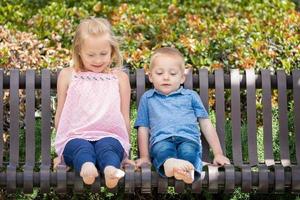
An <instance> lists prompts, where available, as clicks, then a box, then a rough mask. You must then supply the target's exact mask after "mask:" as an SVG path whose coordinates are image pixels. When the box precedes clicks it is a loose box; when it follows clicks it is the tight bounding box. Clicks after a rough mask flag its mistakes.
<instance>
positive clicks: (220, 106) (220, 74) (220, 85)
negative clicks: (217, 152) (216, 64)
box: [215, 69, 226, 155]
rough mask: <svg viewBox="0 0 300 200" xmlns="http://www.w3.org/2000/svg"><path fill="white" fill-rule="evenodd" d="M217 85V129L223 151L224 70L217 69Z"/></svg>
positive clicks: (224, 151)
mask: <svg viewBox="0 0 300 200" xmlns="http://www.w3.org/2000/svg"><path fill="white" fill-rule="evenodd" d="M215 86H216V129H217V133H218V136H219V139H220V143H221V147H222V150H223V153H224V154H225V155H226V150H225V127H224V124H225V105H224V104H225V98H224V71H223V69H217V70H216V71H215Z"/></svg>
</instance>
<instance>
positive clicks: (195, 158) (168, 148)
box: [150, 136, 202, 180]
mask: <svg viewBox="0 0 300 200" xmlns="http://www.w3.org/2000/svg"><path fill="white" fill-rule="evenodd" d="M201 155H202V149H201V146H200V144H197V143H196V142H194V141H191V140H188V139H185V138H183V137H178V136H172V137H169V138H167V139H165V140H162V141H160V142H157V143H155V144H154V145H153V146H152V147H151V150H150V156H151V159H152V163H153V166H154V167H155V169H156V171H157V172H158V173H159V174H160V175H161V176H163V177H166V175H165V172H164V167H163V164H164V163H165V161H166V160H167V159H169V158H177V159H182V160H186V161H189V162H190V163H192V164H193V165H194V168H195V180H197V179H198V178H199V177H200V175H201V171H202V161H201Z"/></svg>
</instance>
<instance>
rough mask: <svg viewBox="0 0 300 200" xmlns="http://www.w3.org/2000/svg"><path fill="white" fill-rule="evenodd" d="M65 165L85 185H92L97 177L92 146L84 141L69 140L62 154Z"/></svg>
mask: <svg viewBox="0 0 300 200" xmlns="http://www.w3.org/2000/svg"><path fill="white" fill-rule="evenodd" d="M63 156H64V160H65V162H66V164H67V165H69V166H73V167H74V169H75V171H76V172H77V173H80V176H81V177H82V178H83V181H84V182H85V183H86V184H92V183H93V182H94V181H95V177H97V176H98V170H97V168H96V166H95V161H96V156H95V150H94V147H93V145H92V144H91V143H90V142H89V141H87V140H84V139H73V140H70V141H69V142H68V143H67V144H66V146H65V149H64V152H63Z"/></svg>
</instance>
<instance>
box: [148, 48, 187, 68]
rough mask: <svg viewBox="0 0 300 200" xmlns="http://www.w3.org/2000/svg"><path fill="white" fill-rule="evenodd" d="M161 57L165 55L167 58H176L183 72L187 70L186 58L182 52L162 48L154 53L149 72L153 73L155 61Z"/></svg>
mask: <svg viewBox="0 0 300 200" xmlns="http://www.w3.org/2000/svg"><path fill="white" fill-rule="evenodd" d="M160 55H165V56H172V57H174V58H177V59H178V61H179V63H180V69H181V70H182V71H184V70H185V63H184V57H183V55H182V54H181V53H180V51H179V50H178V49H176V48H173V47H162V48H159V49H156V50H155V51H154V53H153V55H152V56H151V58H150V66H149V70H150V71H151V70H152V69H153V67H154V65H155V64H154V63H155V59H156V58H157V57H158V56H160Z"/></svg>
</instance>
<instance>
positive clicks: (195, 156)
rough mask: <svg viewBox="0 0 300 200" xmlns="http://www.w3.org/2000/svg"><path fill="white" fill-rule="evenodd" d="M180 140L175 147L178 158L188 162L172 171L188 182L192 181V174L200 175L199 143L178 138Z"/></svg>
mask: <svg viewBox="0 0 300 200" xmlns="http://www.w3.org/2000/svg"><path fill="white" fill-rule="evenodd" d="M180 140H182V142H180V143H179V145H178V147H177V148H178V158H179V159H182V160H184V161H186V162H188V163H190V164H189V165H186V166H185V167H183V168H179V169H175V172H174V173H175V174H176V176H177V177H179V179H182V180H183V181H184V182H185V183H189V184H190V183H192V182H193V181H194V176H195V177H196V178H198V177H199V176H200V173H201V170H202V164H201V157H200V156H201V154H200V145H199V144H197V143H195V142H193V141H189V140H186V139H184V138H180Z"/></svg>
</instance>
